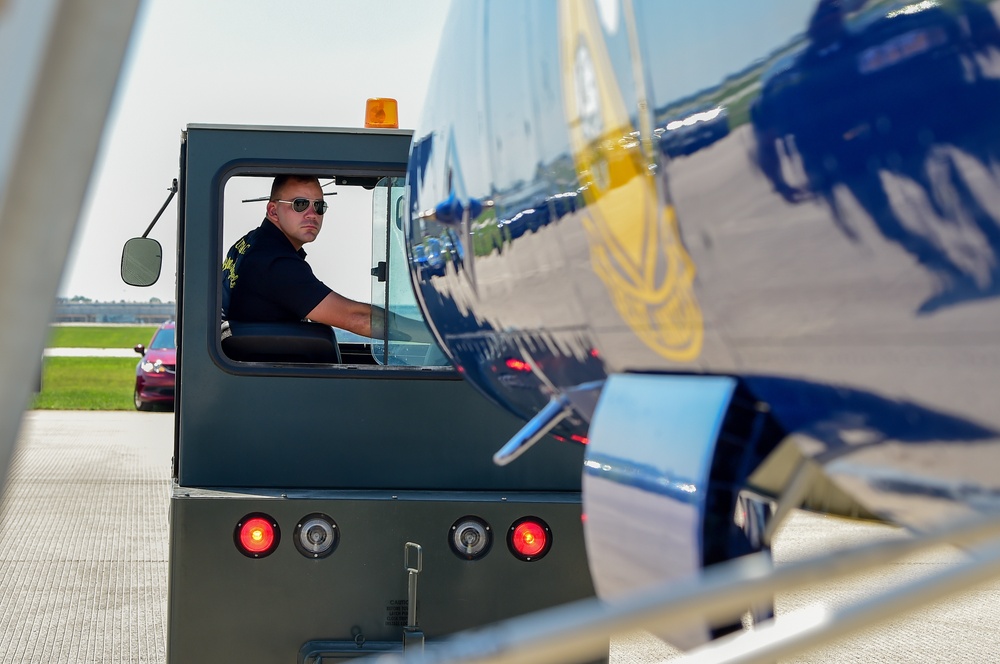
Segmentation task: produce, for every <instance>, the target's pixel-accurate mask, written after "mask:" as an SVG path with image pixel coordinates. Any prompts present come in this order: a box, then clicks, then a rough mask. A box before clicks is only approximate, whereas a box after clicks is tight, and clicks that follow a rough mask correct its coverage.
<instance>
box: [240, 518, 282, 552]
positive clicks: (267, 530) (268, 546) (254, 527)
mask: <svg viewBox="0 0 1000 664" xmlns="http://www.w3.org/2000/svg"><path fill="white" fill-rule="evenodd" d="M233 535H234V536H233V539H234V540H235V542H236V548H237V549H239V551H240V553H242V554H243V555H244V556H248V557H250V558H263V557H264V556H268V555H270V554H271V553H273V552H274V550H275V549H276V548H278V541H279V540H280V539H281V532H280V531H279V530H278V522H277V521H275V520H274V519H272V518H271V517H270V516H268V515H267V514H260V513H256V514H247V515H246V516H245V517H243V518H242V519H240V521H239V523H237V524H236V532H235V533H233Z"/></svg>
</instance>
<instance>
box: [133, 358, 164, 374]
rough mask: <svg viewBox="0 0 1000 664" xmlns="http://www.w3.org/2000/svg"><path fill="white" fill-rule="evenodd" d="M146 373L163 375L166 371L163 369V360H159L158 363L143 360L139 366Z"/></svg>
mask: <svg viewBox="0 0 1000 664" xmlns="http://www.w3.org/2000/svg"><path fill="white" fill-rule="evenodd" d="M139 368H141V369H142V370H143V371H145V372H146V373H163V372H164V371H166V369H164V368H163V360H157V361H156V362H150V361H149V360H143V362H142V364H140V365H139Z"/></svg>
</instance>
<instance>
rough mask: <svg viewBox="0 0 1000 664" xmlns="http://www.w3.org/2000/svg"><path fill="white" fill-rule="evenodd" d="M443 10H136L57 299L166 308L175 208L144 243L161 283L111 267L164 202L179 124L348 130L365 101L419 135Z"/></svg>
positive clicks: (219, 3) (432, 2)
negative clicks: (146, 282) (133, 281)
mask: <svg viewBox="0 0 1000 664" xmlns="http://www.w3.org/2000/svg"><path fill="white" fill-rule="evenodd" d="M449 4H450V0H378V2H363V1H361V0H295V2H290V3H278V2H274V1H273V0H212V2H204V0H144V2H143V3H142V6H141V8H140V11H139V16H138V18H137V20H136V26H135V29H134V31H133V35H132V41H131V44H130V46H129V52H128V54H127V56H126V61H125V63H124V66H123V70H122V74H121V78H120V80H119V86H118V90H117V93H116V97H115V100H114V103H113V106H112V109H111V113H110V115H109V118H108V122H107V125H106V127H105V131H104V137H103V139H102V146H101V152H100V155H99V157H98V161H97V163H96V164H95V170H94V173H93V175H92V179H91V183H90V189H89V192H88V196H87V201H86V202H85V204H84V208H83V212H82V214H81V217H80V221H79V223H78V226H77V231H76V235H75V238H74V243H73V248H72V249H71V253H70V258H69V261H68V263H67V266H66V269H65V271H64V273H63V279H62V284H61V286H60V288H59V292H58V294H59V295H60V296H62V297H73V296H77V295H80V296H83V297H88V298H90V299H93V300H101V301H119V300H126V301H148V300H149V299H151V298H154V297H155V298H159V299H160V300H162V301H165V302H166V301H173V300H174V299H175V284H174V273H175V269H176V266H175V261H174V258H173V257H174V255H175V254H176V234H177V224H176V216H177V207H176V198H175V199H174V201H173V202H171V204H170V206H169V207H168V208H167V209H166V211H165V212H164V213H163V216H162V217H161V218H160V220H159V221H158V222H157V224H156V226H155V227H154V228H153V230H152V231H151V232H150V234H149V237H152V238H154V239H156V240H158V241H159V242H160V243H161V245H162V247H163V256H164V267H163V272H162V274H161V277H160V280H159V282H158V283H157V284H156V285H154V286H151V287H148V288H136V287H132V286H127V285H125V284H124V283H123V282H122V281H121V277H120V274H119V268H120V264H121V251H122V246H123V245H124V243H125V241H126V240H128V239H129V238H131V237H138V236H141V235H142V233H143V231H145V230H146V227H147V226H148V225H149V223H150V221H152V219H153V217H154V216H155V214H156V212H157V211H158V210H159V209H160V206H161V205H162V204H163V202H164V201H165V200H166V198H167V194H168V187H169V186H170V182H171V180H172V179H173V178H175V177H177V169H178V155H179V147H180V136H181V132H182V131H183V129H184V128H185V126H186V125H188V124H189V123H218V124H265V125H304V126H341V127H357V126H360V125H362V124H363V122H364V106H365V100H366V99H367V98H368V97H394V98H396V99H397V100H398V101H399V115H400V127H401V128H409V129H414V128H416V126H417V123H418V122H419V118H420V111H421V109H422V107H423V100H424V91H425V89H426V87H427V85H428V83H429V80H430V74H431V69H432V66H433V63H434V58H435V55H436V53H437V46H438V43H439V41H440V38H441V31H442V28H443V25H444V20H445V18H446V15H447V10H448V6H449ZM263 193H266V192H263ZM262 216H263V209H262V210H261V217H262ZM324 239H327V238H324V237H323V236H321V237H320V240H319V241H318V242H322V241H323V240H324Z"/></svg>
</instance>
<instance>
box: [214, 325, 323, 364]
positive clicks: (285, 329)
mask: <svg viewBox="0 0 1000 664" xmlns="http://www.w3.org/2000/svg"><path fill="white" fill-rule="evenodd" d="M222 351H223V352H224V353H225V354H226V356H227V357H229V358H230V359H233V360H238V361H240V362H309V363H325V364H339V363H340V361H341V360H340V348H339V347H338V346H337V337H336V334H335V333H334V331H333V328H332V327H330V326H329V325H323V324H322V323H313V322H310V321H298V322H294V323H245V322H239V321H225V322H223V323H222Z"/></svg>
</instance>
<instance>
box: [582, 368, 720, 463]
mask: <svg viewBox="0 0 1000 664" xmlns="http://www.w3.org/2000/svg"><path fill="white" fill-rule="evenodd" d="M620 380H621V381H622V382H623V383H627V384H629V385H632V386H636V387H634V388H633V389H631V390H629V391H628V392H625V391H617V392H614V391H613V392H611V393H610V394H605V395H602V401H601V405H600V406H599V407H598V412H597V415H596V416H595V420H594V423H593V424H592V429H591V438H592V440H591V448H592V449H593V451H595V452H604V453H608V454H614V455H616V456H618V457H625V458H628V459H629V460H631V461H633V462H634V463H636V464H638V465H647V466H652V467H655V468H657V469H658V470H660V471H661V472H662V473H663V474H665V475H667V476H669V477H676V478H684V479H685V480H697V479H700V478H702V477H703V476H704V475H703V473H704V472H705V470H706V469H707V464H709V463H710V462H711V453H710V452H711V448H710V447H709V445H708V443H709V442H714V441H715V439H716V437H717V436H718V432H719V427H720V426H721V423H722V417H723V416H724V415H725V412H726V408H727V406H728V404H729V399H730V396H731V394H732V384H731V379H729V378H720V377H710V378H709V377H692V376H656V375H642V374H632V375H628V376H627V377H626V378H622V379H620ZM616 399H624V400H625V401H624V403H615V402H614V400H616ZM602 409H603V410H602ZM602 412H603V413H616V412H617V413H620V414H622V415H624V416H626V417H627V418H628V421H627V423H626V422H620V421H616V420H615V419H614V418H613V417H612V418H609V419H601V414H602ZM640 413H645V414H649V415H651V416H650V417H639V416H638V415H639V414H640ZM670 415H676V416H674V417H671V416H670ZM666 421H669V427H667V429H664V428H663V423H664V422H666ZM623 426H627V427H628V430H629V434H630V435H628V436H625V437H624V438H625V439H627V443H625V444H623V443H622V438H623V437H621V436H617V435H615V432H616V431H618V430H620V429H621V428H622V427H623ZM602 431H606V432H607V434H608V437H607V439H605V438H603V437H602ZM605 440H607V441H609V444H608V446H607V447H605V443H604V441H605ZM610 441H614V444H611V443H610ZM664 441H667V442H666V443H665V442H664Z"/></svg>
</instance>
